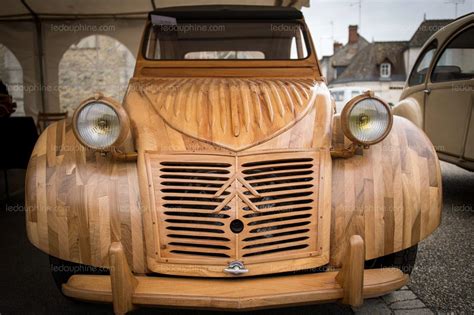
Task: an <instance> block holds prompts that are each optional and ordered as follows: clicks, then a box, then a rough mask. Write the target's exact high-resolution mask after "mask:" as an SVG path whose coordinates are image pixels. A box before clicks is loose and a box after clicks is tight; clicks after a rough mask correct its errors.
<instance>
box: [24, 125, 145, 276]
mask: <svg viewBox="0 0 474 315" xmlns="http://www.w3.org/2000/svg"><path fill="white" fill-rule="evenodd" d="M25 181H26V183H25V184H26V185H25V186H26V200H25V205H26V227H27V233H28V238H29V240H30V241H31V243H33V245H35V246H36V247H38V248H39V249H40V250H42V251H44V252H46V253H47V254H49V255H52V256H55V257H58V258H60V259H64V260H68V261H72V262H75V263H81V264H86V265H93V266H97V267H99V266H100V267H107V266H108V265H109V259H108V251H109V246H110V244H111V243H112V242H116V241H121V242H122V245H123V247H124V249H125V253H126V256H127V260H128V263H129V264H130V266H131V267H132V269H133V271H135V272H145V271H146V265H145V258H144V255H145V254H144V252H145V245H144V240H143V228H142V216H141V210H140V208H141V207H140V203H139V202H140V198H139V191H138V176H137V167H136V163H135V162H119V161H113V160H111V159H110V157H108V156H102V155H101V154H100V153H98V152H94V151H92V150H87V149H85V148H84V147H83V146H82V145H81V144H79V142H78V141H77V140H76V138H75V136H74V134H73V131H72V124H71V122H70V120H68V121H65V120H63V121H60V122H58V123H55V124H52V125H50V126H49V127H48V128H47V129H46V130H45V131H44V132H43V134H42V135H41V136H40V138H39V139H38V142H37V143H36V146H35V148H34V150H33V154H32V156H31V159H30V162H29V164H28V170H27V174H26V180H25Z"/></svg>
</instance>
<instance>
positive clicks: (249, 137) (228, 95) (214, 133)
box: [132, 78, 319, 151]
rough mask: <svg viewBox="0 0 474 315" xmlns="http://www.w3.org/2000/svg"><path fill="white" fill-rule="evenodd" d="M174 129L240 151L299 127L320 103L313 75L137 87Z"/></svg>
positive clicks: (162, 81)
mask: <svg viewBox="0 0 474 315" xmlns="http://www.w3.org/2000/svg"><path fill="white" fill-rule="evenodd" d="M132 86H133V87H134V88H137V89H138V92H139V94H140V95H141V96H142V98H144V99H146V101H147V102H148V103H149V104H150V105H151V106H152V108H153V110H154V111H155V112H156V113H157V114H158V115H159V116H160V117H161V118H162V119H163V120H164V121H165V122H166V124H168V125H169V126H171V127H172V128H173V129H175V130H177V131H179V132H181V133H183V134H186V135H188V136H191V137H193V138H196V139H199V140H202V141H205V142H208V143H213V144H216V145H219V146H221V147H224V148H227V149H230V150H233V151H240V150H244V149H246V148H249V147H252V146H254V145H256V144H259V143H262V142H264V141H266V140H268V139H270V138H272V137H275V136H276V135H278V134H280V133H281V132H283V131H285V130H287V129H288V128H290V127H291V126H293V125H294V124H295V123H296V122H297V121H299V120H300V119H301V118H303V117H304V116H305V115H306V114H307V113H308V111H309V109H310V108H311V107H312V106H313V105H314V102H315V99H316V95H317V90H318V87H319V84H318V83H317V82H316V81H314V80H311V79H284V80H278V79H240V78H191V79H184V78H171V79H150V80H137V81H136V82H135V84H133V85H132Z"/></svg>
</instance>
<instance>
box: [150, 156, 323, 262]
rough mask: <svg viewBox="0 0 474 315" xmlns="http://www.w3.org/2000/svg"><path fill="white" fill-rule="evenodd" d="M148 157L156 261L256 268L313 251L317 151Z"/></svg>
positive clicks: (315, 218)
mask: <svg viewBox="0 0 474 315" xmlns="http://www.w3.org/2000/svg"><path fill="white" fill-rule="evenodd" d="M146 159H147V167H148V176H149V183H150V186H151V188H152V191H151V195H152V197H151V198H152V205H153V206H154V209H153V211H154V217H155V219H156V221H157V222H154V223H155V226H156V227H157V233H156V235H157V236H158V237H157V238H158V239H157V242H158V243H159V244H157V245H158V248H160V252H159V260H162V261H166V262H189V263H199V264H211V263H216V262H217V261H222V262H228V261H231V260H243V261H244V262H245V263H253V262H255V263H256V262H268V261H272V260H285V259H293V258H299V257H307V256H310V255H315V254H317V252H318V246H317V202H318V190H319V187H318V182H319V181H318V176H319V153H318V152H306V151H305V152H289V153H265V154H258V155H257V154H254V155H244V156H227V155H212V154H185V153H183V154H158V153H147V157H146Z"/></svg>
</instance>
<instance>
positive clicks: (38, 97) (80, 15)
mask: <svg viewBox="0 0 474 315" xmlns="http://www.w3.org/2000/svg"><path fill="white" fill-rule="evenodd" d="M202 4H239V5H269V6H293V7H296V8H299V9H300V8H301V7H303V6H306V7H309V0H239V1H235V0H233V1H232V0H221V1H209V0H201V1H186V0H184V1H180V0H175V1H173V0H114V1H111V0H2V6H0V44H2V45H4V46H6V47H7V48H9V49H10V50H11V51H12V52H13V54H14V55H15V56H16V58H18V60H19V62H20V64H21V66H22V68H23V86H24V89H23V91H24V104H25V113H26V115H31V116H36V115H37V113H38V112H41V111H44V112H58V111H59V108H60V107H59V92H58V67H59V62H60V60H61V57H62V56H63V54H64V52H65V51H66V50H67V49H68V48H69V47H70V46H71V45H72V44H75V43H77V42H79V41H80V40H81V39H82V38H84V37H87V36H90V35H107V36H110V37H113V38H115V39H116V40H118V41H119V42H121V43H122V44H124V45H125V46H126V47H127V48H128V49H129V50H130V51H131V52H132V53H133V54H134V55H136V53H137V51H138V46H139V41H140V37H141V33H142V30H143V26H144V22H145V19H146V16H147V13H148V12H150V11H152V10H154V9H155V8H160V7H170V6H184V5H202ZM111 25H113V32H111V28H110V26H111ZM108 26H109V27H108ZM65 30H66V31H65Z"/></svg>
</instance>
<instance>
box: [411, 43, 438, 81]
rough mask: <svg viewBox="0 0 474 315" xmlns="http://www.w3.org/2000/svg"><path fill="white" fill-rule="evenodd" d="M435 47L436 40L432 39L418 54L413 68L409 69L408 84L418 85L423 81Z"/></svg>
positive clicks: (436, 45)
mask: <svg viewBox="0 0 474 315" xmlns="http://www.w3.org/2000/svg"><path fill="white" fill-rule="evenodd" d="M437 47H438V42H437V41H436V40H434V41H432V42H431V44H429V46H428V47H426V48H425V51H423V52H422V53H421V54H420V56H419V57H418V60H417V61H416V63H415V66H414V67H413V70H412V71H411V75H410V79H409V80H408V85H409V86H413V85H418V84H422V83H424V82H425V79H426V74H427V73H428V69H429V67H430V64H431V60H433V57H434V55H435V52H436V48H437Z"/></svg>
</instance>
